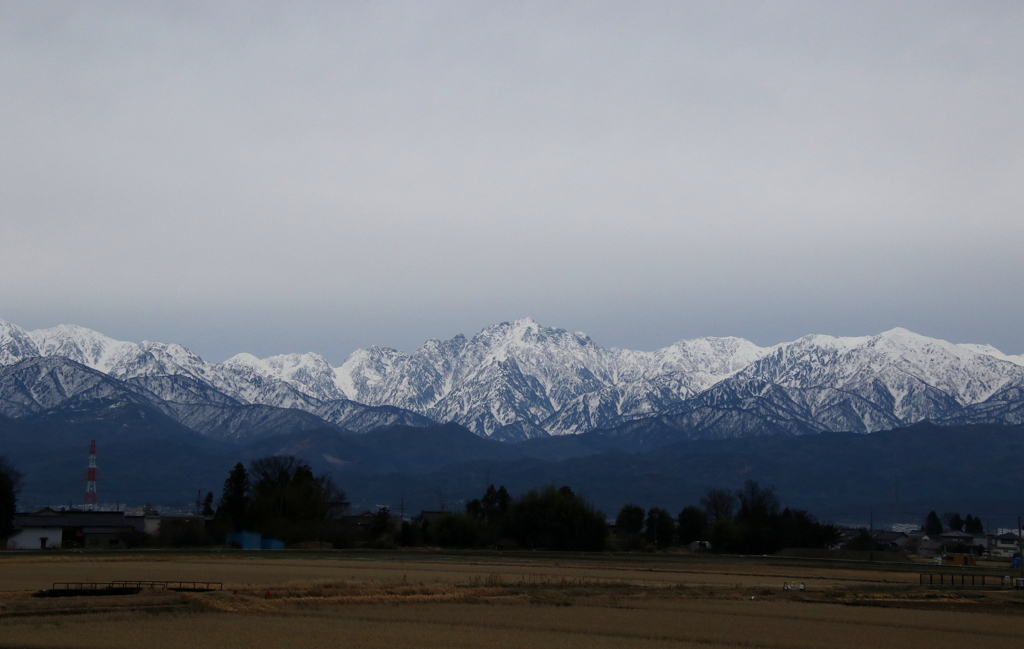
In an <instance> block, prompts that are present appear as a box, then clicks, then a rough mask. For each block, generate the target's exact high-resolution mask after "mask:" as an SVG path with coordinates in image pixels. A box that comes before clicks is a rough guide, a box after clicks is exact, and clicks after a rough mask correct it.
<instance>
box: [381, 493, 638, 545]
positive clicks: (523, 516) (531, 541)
mask: <svg viewBox="0 0 1024 649" xmlns="http://www.w3.org/2000/svg"><path fill="white" fill-rule="evenodd" d="M640 514H641V524H642V522H643V510H641V511H640ZM607 536H608V526H607V523H606V522H605V517H604V514H603V513H601V512H599V511H596V510H595V509H594V508H593V506H591V505H590V503H588V502H587V501H586V500H585V499H584V498H583V497H582V496H580V495H579V494H576V493H573V491H572V489H570V488H569V487H561V488H557V489H556V488H555V487H554V486H548V487H545V488H543V489H532V490H530V491H528V492H526V493H525V494H523V495H522V496H520V497H518V498H515V499H513V498H512V497H511V496H510V495H509V493H508V491H507V490H506V489H505V487H499V488H497V489H495V488H494V485H491V486H489V487H488V488H487V491H486V493H484V495H483V497H481V498H476V499H474V500H471V501H470V502H468V503H467V504H466V511H465V513H454V512H449V513H445V514H442V515H440V516H436V517H433V518H432V520H423V521H418V522H414V523H408V524H403V525H402V531H401V532H400V534H399V539H400V541H401V543H402V544H403V545H417V544H420V543H423V544H426V545H437V546H442V547H460V548H469V547H483V546H506V545H514V546H518V547H520V548H529V549H535V550H603V549H604V547H605V540H606V538H607Z"/></svg>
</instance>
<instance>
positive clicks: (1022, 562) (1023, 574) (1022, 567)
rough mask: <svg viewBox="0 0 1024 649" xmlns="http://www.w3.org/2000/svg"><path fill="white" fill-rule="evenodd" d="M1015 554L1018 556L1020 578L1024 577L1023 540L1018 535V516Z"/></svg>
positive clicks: (1018, 517) (1018, 520) (1018, 518)
mask: <svg viewBox="0 0 1024 649" xmlns="http://www.w3.org/2000/svg"><path fill="white" fill-rule="evenodd" d="M1017 554H1018V555H1020V576H1021V577H1024V540H1022V539H1021V535H1020V516H1017Z"/></svg>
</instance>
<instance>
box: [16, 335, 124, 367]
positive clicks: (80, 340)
mask: <svg viewBox="0 0 1024 649" xmlns="http://www.w3.org/2000/svg"><path fill="white" fill-rule="evenodd" d="M29 335H30V336H32V340H34V341H35V343H36V345H37V346H38V347H39V352H40V353H41V354H42V355H43V356H63V357H65V358H70V359H71V360H73V361H75V362H78V363H81V364H82V365H85V366H86V367H90V368H92V369H94V370H99V371H100V372H105V373H109V372H110V370H111V368H112V367H114V365H115V364H116V363H117V362H118V360H119V359H120V358H122V357H123V356H125V355H127V354H130V353H132V352H133V351H134V350H135V348H136V347H138V346H137V345H136V344H135V343H129V342H124V341H120V340H114V339H113V338H110V337H109V336H105V335H103V334H101V333H99V332H98V331H93V330H92V329H87V328H86V327H80V326H78V325H57V326H56V327H50V328H49V329H37V330H35V331H33V332H31V333H30V334H29Z"/></svg>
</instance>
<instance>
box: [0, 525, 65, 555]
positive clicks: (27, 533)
mask: <svg viewBox="0 0 1024 649" xmlns="http://www.w3.org/2000/svg"><path fill="white" fill-rule="evenodd" d="M63 535H64V528H63V527H46V526H26V527H20V528H17V529H15V530H14V534H12V535H11V536H9V537H8V538H7V549H8V550H45V549H48V548H59V547H60V541H61V537H62V536H63Z"/></svg>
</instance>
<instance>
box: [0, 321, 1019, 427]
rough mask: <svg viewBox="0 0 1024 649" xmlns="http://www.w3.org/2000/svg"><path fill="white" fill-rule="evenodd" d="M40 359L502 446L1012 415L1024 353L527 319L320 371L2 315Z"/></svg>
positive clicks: (262, 420)
mask: <svg viewBox="0 0 1024 649" xmlns="http://www.w3.org/2000/svg"><path fill="white" fill-rule="evenodd" d="M39 356H43V357H51V356H61V357H65V358H69V359H72V360H74V361H76V362H79V363H82V364H83V365H86V366H88V367H90V368H93V369H95V370H98V371H101V372H103V373H106V374H108V375H109V376H110V377H113V378H117V379H122V380H124V381H126V382H128V384H129V385H130V386H132V387H134V388H137V389H138V390H140V391H142V392H140V394H142V393H143V392H144V393H145V394H149V395H154V396H155V398H158V399H160V400H164V401H166V407H168V408H172V409H173V410H174V411H175V412H176V416H177V417H179V419H182V420H184V419H189V416H188V415H187V413H185V410H187V409H188V408H192V407H195V408H199V407H200V406H201V407H202V408H204V409H207V410H208V411H209V412H208V413H207V414H205V415H198V414H197V415H196V419H197V421H203V422H214V421H216V422H217V423H216V424H214V423H209V424H208V425H207V424H203V426H206V427H210V426H214V427H215V428H216V429H217V430H218V431H221V432H222V433H223V434H225V435H228V436H233V435H235V434H236V433H237V434H240V433H239V431H242V430H243V429H244V427H245V424H244V422H245V421H251V422H254V425H256V424H258V425H259V426H265V425H269V423H270V422H275V421H279V422H281V425H285V424H284V420H283V419H278V415H276V414H268V415H263V414H260V413H258V412H257V411H256V410H254V411H252V412H251V413H247V414H245V415H244V416H242V415H237V416H235V415H232V416H230V417H229V416H228V415H226V414H223V413H220V412H219V411H218V410H217V409H219V408H240V407H244V406H249V405H261V406H273V407H278V408H286V409H297V410H302V411H305V412H307V413H311V414H313V415H316V416H317V417H321V418H323V419H324V420H325V421H327V422H329V423H331V424H334V425H337V426H340V427H344V428H349V427H350V426H351V427H354V428H368V427H370V426H373V425H374V423H375V422H378V421H379V422H383V423H382V424H381V425H389V424H394V423H405V424H411V425H422V422H426V421H429V419H432V420H434V421H455V422H458V423H460V424H462V425H464V426H466V427H468V428H470V429H471V430H473V431H474V432H476V433H477V434H480V435H484V436H495V437H496V438H500V439H512V440H514V439H523V438H527V437H532V436H537V435H545V434H554V435H562V434H575V433H581V432H586V431H589V430H593V429H595V428H610V427H615V426H620V425H622V424H623V423H624V422H630V421H639V420H644V419H645V418H652V417H655V416H662V417H667V418H675V419H673V421H676V422H677V423H679V422H690V424H692V425H693V426H695V427H696V428H695V430H697V429H699V431H702V432H701V433H700V434H706V435H710V436H715V435H719V434H726V433H727V431H725V428H724V427H726V426H728V425H731V424H729V423H728V422H730V421H733V422H734V423H735V425H736V426H737V427H738V428H739V429H743V430H747V429H751V427H752V426H755V423H754V422H756V421H759V420H760V421H762V422H764V425H765V426H766V427H767V428H766V430H768V429H773V430H780V431H786V430H791V431H804V430H857V431H861V432H870V431H874V430H882V429H884V428H891V427H892V426H896V425H904V424H908V423H914V422H917V421H921V420H924V419H929V420H934V421H939V420H943V419H949V418H951V417H955V416H957V415H958V413H959V412H960V411H961V410H963V409H964V408H973V410H971V413H972V414H970V415H969V417H970V420H971V421H975V420H978V419H979V418H985V417H999V416H1002V415H997V413H1007V414H1006V415H1005V417H1010V418H1013V417H1016V416H1017V415H1012V416H1011V415H1010V414H1009V413H1011V412H1016V411H1017V410H1016V408H1015V406H1014V405H1013V395H1016V394H1018V393H1019V389H1024V357H1022V356H1009V355H1006V354H1003V353H1002V352H1000V351H999V350H997V349H995V348H993V347H991V346H988V345H973V344H960V345H956V344H952V343H948V342H946V341H943V340H938V339H934V338H928V337H925V336H920V335H918V334H914V333H912V332H910V331H907V330H905V329H893V330H891V331H887V332H884V333H881V334H878V335H876V336H861V337H848V338H840V337H833V336H825V335H812V336H805V337H803V338H800V339H798V340H796V341H793V342H790V343H783V344H779V345H775V346H773V347H767V348H764V347H758V346H757V345H754V344H753V343H751V342H750V341H747V340H743V339H742V338H732V337H726V338H698V339H694V340H684V341H680V342H678V343H675V344H673V345H670V346H668V347H665V348H662V349H658V350H655V351H632V350H626V349H615V348H602V347H599V346H598V345H596V344H595V343H594V342H593V341H592V340H591V339H590V338H589V337H588V336H586V335H585V334H582V333H578V332H570V331H567V330H564V329H557V328H549V327H544V326H541V325H540V324H538V323H537V322H535V321H533V320H531V319H529V318H526V319H522V320H516V321H514V322H504V323H500V324H496V325H493V326H490V327H486V328H485V329H483V330H482V331H480V332H479V333H478V334H476V335H475V336H473V337H471V338H467V337H465V336H462V335H458V336H455V337H454V338H452V339H450V340H445V341H441V340H430V341H427V342H426V343H425V344H424V345H423V346H422V347H420V348H419V349H417V350H415V351H413V352H411V353H403V352H400V351H397V350H393V349H387V348H380V347H371V348H369V349H362V350H357V351H355V352H353V353H352V354H351V355H350V356H349V357H348V358H347V359H346V360H345V362H344V363H343V364H342V365H341V366H340V367H338V368H332V367H331V366H330V365H329V364H328V363H327V361H326V360H325V359H324V358H323V357H321V356H319V355H317V354H312V353H307V354H287V355H280V356H273V357H270V358H265V359H259V358H256V357H255V356H252V355H251V354H239V355H237V356H234V357H232V358H230V359H228V360H227V361H225V362H223V363H208V362H206V361H204V360H203V359H202V358H200V357H199V356H198V355H196V354H194V353H193V352H191V351H190V350H188V349H186V348H185V347H182V346H181V345H175V344H164V343H150V342H143V343H129V342H123V341H117V340H113V339H111V338H109V337H107V336H104V335H102V334H99V333H97V332H94V331H91V330H89V329H85V328H83V327H76V326H72V325H61V326H58V327H53V328H50V329H42V330H38V331H34V332H25V331H24V330H22V329H20V328H18V327H16V326H15V325H12V324H10V323H6V322H3V321H0V364H5V365H10V364H12V363H14V362H17V361H19V360H23V359H31V358H35V357H39ZM58 392H59V391H58ZM19 398H21V397H19ZM349 400H351V401H349ZM360 404H365V405H360ZM979 404H986V405H984V406H981V405H979ZM11 407H14V406H11ZM368 407H369V408H368ZM716 410H718V411H720V412H718V414H717V415H716V414H715V412H716ZM410 411H411V412H410ZM741 411H742V415H740V414H738V413H740V412H741ZM413 413H418V415H417V414H413ZM730 413H731V414H730ZM759 413H760V414H759ZM964 416H968V415H964ZM1005 417H1004V418H1005ZM427 418H429V419H427ZM759 418H760V419H759ZM791 420H792V421H791ZM665 421H668V420H667V419H666V420H665ZM414 422H415V423H414ZM793 422H795V423H793ZM690 424H688V425H690ZM288 425H300V426H306V425H307V424H306V423H305V420H303V421H301V422H299V421H298V420H296V422H293V423H289V424H288ZM666 425H667V424H666ZM203 426H201V427H203ZM218 434H220V433H218Z"/></svg>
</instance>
